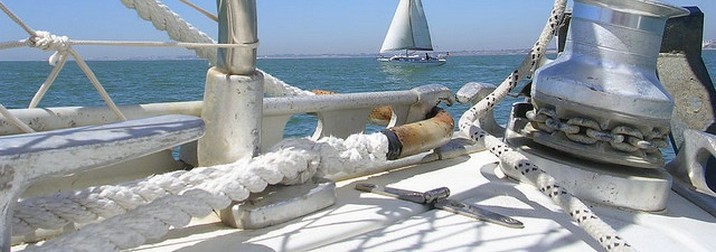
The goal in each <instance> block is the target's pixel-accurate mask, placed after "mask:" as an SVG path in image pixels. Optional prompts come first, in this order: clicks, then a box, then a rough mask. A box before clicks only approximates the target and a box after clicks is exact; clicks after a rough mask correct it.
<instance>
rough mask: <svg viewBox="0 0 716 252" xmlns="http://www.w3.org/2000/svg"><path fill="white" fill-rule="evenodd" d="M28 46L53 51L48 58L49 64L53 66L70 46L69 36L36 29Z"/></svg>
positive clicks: (65, 53)
mask: <svg viewBox="0 0 716 252" xmlns="http://www.w3.org/2000/svg"><path fill="white" fill-rule="evenodd" d="M29 42H30V46H32V47H36V48H40V49H42V50H43V51H55V53H54V54H52V56H50V59H49V60H48V61H49V63H50V65H52V66H54V65H55V64H57V62H58V61H59V60H60V59H61V58H64V57H65V55H67V50H68V49H69V48H70V38H69V37H67V36H57V35H54V34H51V33H49V32H47V31H36V32H35V35H33V36H31V37H30V39H29Z"/></svg>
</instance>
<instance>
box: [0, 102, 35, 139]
mask: <svg viewBox="0 0 716 252" xmlns="http://www.w3.org/2000/svg"><path fill="white" fill-rule="evenodd" d="M0 114H2V115H3V116H4V117H5V120H7V121H9V122H10V123H12V125H15V127H17V128H19V129H20V130H22V131H23V132H25V133H32V132H35V130H33V129H32V128H30V126H28V125H27V124H25V123H24V122H23V121H22V120H20V118H17V117H16V116H15V115H13V114H12V113H10V111H9V110H7V108H5V106H3V105H2V104H1V103H0Z"/></svg>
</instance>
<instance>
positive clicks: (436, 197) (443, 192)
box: [356, 183, 525, 228]
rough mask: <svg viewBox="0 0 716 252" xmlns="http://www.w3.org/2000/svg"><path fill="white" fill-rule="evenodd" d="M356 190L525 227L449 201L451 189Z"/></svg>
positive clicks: (363, 187) (366, 186)
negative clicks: (421, 190)
mask: <svg viewBox="0 0 716 252" xmlns="http://www.w3.org/2000/svg"><path fill="white" fill-rule="evenodd" d="M356 190H359V191H363V192H370V193H375V194H380V195H384V196H389V197H393V198H397V199H401V200H405V201H410V202H414V203H418V204H424V205H428V206H430V207H431V208H435V209H442V210H445V211H448V212H451V213H456V214H461V215H464V216H468V217H471V218H475V219H478V220H481V221H485V222H489V223H494V224H498V225H503V226H506V227H511V228H524V227H525V225H524V224H523V223H522V222H520V221H518V220H515V219H513V218H510V217H507V216H504V215H501V214H498V213H495V212H492V211H489V210H486V209H483V208H480V207H478V206H475V205H472V204H468V203H465V202H460V201H456V200H451V199H448V197H449V196H450V189H448V188H447V187H439V188H436V189H432V190H429V191H426V192H417V191H410V190H405V189H398V188H392V187H384V186H379V185H374V184H367V183H359V184H356Z"/></svg>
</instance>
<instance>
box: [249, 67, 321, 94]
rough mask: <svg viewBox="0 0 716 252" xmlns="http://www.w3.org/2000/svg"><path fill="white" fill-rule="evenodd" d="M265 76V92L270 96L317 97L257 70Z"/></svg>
mask: <svg viewBox="0 0 716 252" xmlns="http://www.w3.org/2000/svg"><path fill="white" fill-rule="evenodd" d="M256 70H258V71H259V72H261V73H262V74H263V75H264V92H265V93H266V95H268V96H306V95H316V94H314V93H313V92H310V91H305V90H303V89H300V88H298V87H294V86H291V85H289V84H288V83H286V82H284V81H282V80H280V79H279V78H276V77H274V76H273V75H270V74H268V73H266V72H264V71H263V70H261V69H256Z"/></svg>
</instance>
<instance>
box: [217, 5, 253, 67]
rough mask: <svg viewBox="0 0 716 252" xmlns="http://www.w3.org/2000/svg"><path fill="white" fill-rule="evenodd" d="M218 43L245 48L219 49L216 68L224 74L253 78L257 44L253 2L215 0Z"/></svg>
mask: <svg viewBox="0 0 716 252" xmlns="http://www.w3.org/2000/svg"><path fill="white" fill-rule="evenodd" d="M217 4H218V9H219V43H222V44H240V45H246V47H244V48H219V49H218V53H217V56H218V57H217V62H216V66H217V67H218V68H219V69H221V71H222V72H224V73H226V74H238V75H253V74H254V71H255V70H256V48H257V44H258V42H259V39H258V36H257V34H258V28H257V25H256V0H217Z"/></svg>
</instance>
